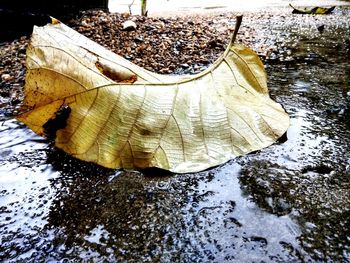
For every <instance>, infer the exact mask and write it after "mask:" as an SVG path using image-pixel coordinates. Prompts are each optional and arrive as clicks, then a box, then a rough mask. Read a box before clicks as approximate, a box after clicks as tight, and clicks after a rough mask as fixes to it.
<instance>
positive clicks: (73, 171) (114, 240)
mask: <svg viewBox="0 0 350 263" xmlns="http://www.w3.org/2000/svg"><path fill="white" fill-rule="evenodd" d="M277 11H278V12H277ZM277 11H275V13H274V15H266V14H259V13H254V14H250V13H249V14H246V16H245V18H244V19H245V20H244V23H245V25H246V26H248V27H252V28H254V30H255V32H256V34H255V35H254V36H252V37H253V38H254V41H252V43H253V46H252V47H253V48H254V49H255V50H257V51H258V52H259V53H260V54H262V53H264V52H265V51H266V50H267V53H266V54H265V64H266V69H267V72H268V76H269V88H270V94H271V96H272V97H273V98H274V99H276V100H277V101H278V102H280V103H281V104H282V105H283V106H284V107H285V109H286V110H287V112H288V113H289V114H290V116H291V126H290V128H289V130H288V133H287V140H286V141H284V142H279V143H276V144H275V145H273V146H271V147H268V148H266V149H263V150H261V151H259V152H256V153H252V154H249V155H247V156H245V157H241V158H238V159H235V160H232V161H230V162H228V163H226V164H223V165H222V166H220V167H216V168H213V169H210V170H208V171H204V172H201V173H196V174H182V175H176V174H175V175H174V174H168V173H165V172H162V171H155V170H153V171H152V170H150V171H147V172H137V171H121V170H118V171H115V170H108V169H103V168H101V167H97V166H94V165H91V164H87V163H84V162H80V161H78V160H75V159H73V158H71V157H69V156H67V155H66V154H64V153H62V152H60V151H58V150H55V149H54V148H53V147H51V146H50V144H49V143H48V142H47V141H46V140H44V139H41V138H39V137H37V136H35V135H34V134H33V133H32V132H31V131H29V130H28V129H27V128H25V127H24V126H23V125H21V124H19V123H18V122H17V121H15V120H7V121H5V122H4V123H3V124H2V125H1V126H0V134H1V137H0V237H1V245H0V260H1V261H5V262H41V261H48V262H55V261H60V262H72V261H74V262H75V261H82V260H84V261H89V260H90V261H94V262H348V261H350V235H349V233H350V231H349V230H350V222H349V219H350V177H349V176H350V153H349V149H350V147H349V146H350V132H349V126H350V116H349V115H350V108H349V107H350V93H349V91H350V63H349V62H350V27H349V26H350V24H349V23H350V22H349V21H350V20H349V17H350V9H349V8H348V7H341V8H337V9H336V11H335V13H334V14H332V15H329V16H304V15H302V16H293V17H291V16H290V15H289V13H288V10H286V9H281V10H277ZM321 25H324V30H323V31H322V32H320V31H319V30H318V29H317V28H318V27H319V26H321ZM269 48H271V49H269ZM269 50H270V51H269Z"/></svg>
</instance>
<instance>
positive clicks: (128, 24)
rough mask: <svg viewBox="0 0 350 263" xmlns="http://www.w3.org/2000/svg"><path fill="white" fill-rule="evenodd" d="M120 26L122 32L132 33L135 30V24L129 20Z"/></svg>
mask: <svg viewBox="0 0 350 263" xmlns="http://www.w3.org/2000/svg"><path fill="white" fill-rule="evenodd" d="M122 26H123V30H124V31H134V30H136V28H137V25H136V23H135V22H134V21H131V20H127V21H125V22H124V23H123V24H122Z"/></svg>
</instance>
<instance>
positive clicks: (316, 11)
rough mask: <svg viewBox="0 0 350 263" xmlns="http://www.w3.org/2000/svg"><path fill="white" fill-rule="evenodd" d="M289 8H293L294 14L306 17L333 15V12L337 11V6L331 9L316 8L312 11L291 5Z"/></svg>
mask: <svg viewBox="0 0 350 263" xmlns="http://www.w3.org/2000/svg"><path fill="white" fill-rule="evenodd" d="M289 6H290V7H291V8H293V11H292V13H293V14H304V15H308V14H315V15H327V14H330V13H332V12H333V10H334V9H335V6H332V7H329V8H326V7H319V6H315V7H313V8H311V9H298V8H295V7H294V6H292V5H291V4H289Z"/></svg>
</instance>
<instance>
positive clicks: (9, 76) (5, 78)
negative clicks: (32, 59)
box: [1, 74, 13, 81]
mask: <svg viewBox="0 0 350 263" xmlns="http://www.w3.org/2000/svg"><path fill="white" fill-rule="evenodd" d="M1 79H2V80H4V81H8V80H11V79H13V77H12V76H11V75H10V74H2V75H1Z"/></svg>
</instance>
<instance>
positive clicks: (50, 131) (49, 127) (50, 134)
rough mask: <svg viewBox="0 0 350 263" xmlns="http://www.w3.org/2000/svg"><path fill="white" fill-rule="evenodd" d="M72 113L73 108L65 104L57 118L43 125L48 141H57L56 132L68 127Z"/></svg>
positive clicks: (56, 115)
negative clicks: (68, 120)
mask: <svg viewBox="0 0 350 263" xmlns="http://www.w3.org/2000/svg"><path fill="white" fill-rule="evenodd" d="M70 113H71V108H70V107H69V106H68V105H67V104H63V105H62V106H61V107H60V108H59V109H58V111H57V112H56V114H55V116H54V117H53V118H51V119H50V120H48V121H47V122H46V123H45V124H44V125H43V128H44V132H45V134H46V137H47V138H48V139H55V138H56V132H57V131H58V130H60V129H63V128H65V127H66V125H67V119H68V117H69V115H70Z"/></svg>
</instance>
